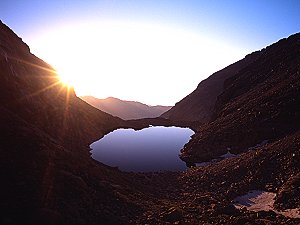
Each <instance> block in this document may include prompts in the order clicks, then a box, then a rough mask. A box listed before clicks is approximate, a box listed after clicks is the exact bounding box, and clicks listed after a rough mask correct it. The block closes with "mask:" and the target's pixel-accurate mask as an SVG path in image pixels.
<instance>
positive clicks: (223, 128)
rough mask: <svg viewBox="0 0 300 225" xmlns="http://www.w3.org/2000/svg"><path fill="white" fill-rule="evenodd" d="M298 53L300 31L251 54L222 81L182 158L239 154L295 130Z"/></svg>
mask: <svg viewBox="0 0 300 225" xmlns="http://www.w3.org/2000/svg"><path fill="white" fill-rule="evenodd" d="M299 53H300V34H295V35H292V36H290V37H289V38H287V39H282V40H280V41H279V42H277V43H275V44H273V45H271V46H269V47H267V48H266V49H263V50H261V51H260V52H259V53H256V54H257V55H258V57H257V58H256V60H254V61H253V62H252V63H250V64H249V65H248V66H245V67H244V68H243V69H241V70H239V71H238V72H236V73H235V74H234V75H233V76H231V77H229V78H228V79H226V80H225V81H224V84H223V85H224V87H223V89H224V90H223V92H222V93H221V94H220V95H218V98H217V101H216V102H215V106H214V110H213V116H212V119H211V122H208V123H206V124H204V125H202V126H199V127H198V130H197V133H196V134H195V135H194V137H193V139H192V140H191V141H190V142H189V143H188V144H187V145H186V146H185V148H184V150H183V152H182V155H181V157H182V159H184V160H185V161H195V162H196V161H206V160H210V159H212V158H215V157H217V156H220V155H222V154H225V153H226V152H227V151H228V150H230V151H231V152H232V153H240V152H243V151H246V150H247V149H248V148H251V147H253V146H256V145H259V144H262V143H265V142H273V141H276V140H278V139H280V138H283V137H285V136H287V135H289V134H292V133H294V132H296V131H298V130H299V128H300V117H299V115H300V97H299V90H300V82H299V77H300V76H299V73H300V66H299V65H300V54H299Z"/></svg>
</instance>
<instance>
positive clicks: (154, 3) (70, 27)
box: [0, 0, 300, 105]
mask: <svg viewBox="0 0 300 225" xmlns="http://www.w3.org/2000/svg"><path fill="white" fill-rule="evenodd" d="M299 12H300V1H299V0H282V1H279V0H251V1H235V0H232V1H229V0H223V1H217V0H210V1H208V0H207V1H201V0H198V1H193V0H139V1H137V0H98V1H96V0H94V1H93V0H85V1H79V0H72V1H71V0H52V1H42V0H39V1H38V0H27V1H24V0H7V1H5V0H2V1H1V2H0V19H1V20H2V22H4V23H5V24H6V25H8V26H9V27H10V28H11V29H12V30H13V31H14V32H15V33H16V34H17V35H18V36H20V37H21V38H22V39H23V41H24V42H26V43H27V44H28V45H29V47H30V49H31V52H32V53H33V54H35V55H36V56H38V57H39V58H41V59H43V60H45V61H46V62H48V63H50V64H51V65H52V66H53V67H54V68H55V69H56V70H57V71H58V73H59V74H60V75H61V77H62V80H63V81H64V82H66V83H69V84H72V85H73V86H74V88H75V92H76V94H77V95H78V96H79V95H93V96H95V97H98V98H106V97H109V96H113V97H117V98H120V99H123V100H134V101H140V102H143V103H146V104H149V105H174V104H175V103H176V102H178V101H180V100H181V99H182V98H184V97H185V96H186V95H188V94H189V93H191V92H192V91H193V90H194V89H195V88H196V87H197V85H198V83H199V82H200V81H201V80H203V79H205V78H207V77H208V76H209V75H211V74H212V73H214V72H216V71H218V70H220V69H222V68H224V67H226V66H227V65H229V64H231V63H234V62H236V61H238V60H239V59H242V58H243V57H244V56H245V55H247V54H249V53H251V52H253V51H256V50H260V49H261V48H264V47H266V46H267V45H270V44H272V43H274V42H276V41H278V40H279V39H281V38H284V37H288V36H289V35H291V34H293V33H296V32H299V31H300V13H299Z"/></svg>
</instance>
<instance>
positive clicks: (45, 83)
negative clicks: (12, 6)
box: [0, 23, 136, 224]
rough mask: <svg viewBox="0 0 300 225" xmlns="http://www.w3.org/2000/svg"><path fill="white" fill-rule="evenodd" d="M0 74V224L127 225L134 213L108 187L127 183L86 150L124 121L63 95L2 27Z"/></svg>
mask: <svg viewBox="0 0 300 225" xmlns="http://www.w3.org/2000/svg"><path fill="white" fill-rule="evenodd" d="M74 47H76V46H74ZM0 74H1V75H0V128H1V129H0V137H1V138H0V159H1V165H0V174H1V175H0V178H1V187H0V199H1V201H0V206H1V207H0V209H1V213H0V224H83V223H84V224H99V221H102V222H103V223H107V224H111V223H116V224H119V223H120V224H122V223H125V224H126V223H128V220H129V219H130V215H131V214H132V213H131V212H132V211H135V210H136V207H135V206H131V207H129V206H130V205H131V204H132V203H130V202H127V200H124V201H123V200H122V197H120V196H119V195H121V193H122V191H120V192H118V193H114V192H113V189H112V188H111V187H110V185H111V184H112V183H114V182H117V181H114V180H118V179H119V182H118V183H119V185H124V186H125V187H126V186H127V185H129V183H131V182H129V181H127V180H126V176H125V175H124V176H123V175H122V178H118V177H120V173H119V172H118V171H113V170H110V169H108V168H107V167H106V166H104V165H101V164H100V163H96V162H94V161H93V160H91V159H90V154H89V149H88V144H90V143H91V142H92V141H93V140H95V139H99V138H100V137H101V136H102V135H104V134H105V133H107V132H109V131H111V130H113V129H115V128H117V127H120V126H121V124H123V121H122V120H121V119H119V118H116V117H113V116H111V115H109V114H107V113H104V112H101V111H99V110H97V109H95V108H93V107H91V106H90V105H88V104H87V103H85V102H84V101H83V100H81V99H79V98H77V97H76V96H75V94H74V91H73V90H72V89H68V88H67V87H63V86H62V85H61V84H60V83H59V80H58V78H57V76H56V74H55V73H54V71H53V69H52V68H51V67H50V66H49V65H48V64H47V63H45V62H43V61H42V60H40V59H39V58H37V57H35V56H34V55H32V54H31V53H30V51H29V48H28V46H27V45H26V44H25V43H23V42H22V40H21V39H20V38H19V37H17V36H16V35H15V34H14V33H13V32H12V31H11V30H10V29H9V28H8V27H7V26H6V25H4V24H3V23H0ZM125 189H126V188H124V190H125ZM123 194H124V193H123ZM124 195H125V194H124ZM121 211H122V213H121ZM114 215H126V217H125V218H121V216H119V217H118V216H114ZM82 221H84V222H82Z"/></svg>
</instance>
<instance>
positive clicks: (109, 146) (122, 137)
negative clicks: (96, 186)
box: [90, 126, 194, 172]
mask: <svg viewBox="0 0 300 225" xmlns="http://www.w3.org/2000/svg"><path fill="white" fill-rule="evenodd" d="M192 134H194V132H193V131H192V130H191V129H188V128H179V127H162V126H157V127H149V128H145V129H142V130H138V131H134V130H133V129H118V130H115V131H113V132H111V133H109V134H108V135H106V136H104V137H103V138H102V139H100V140H98V141H96V142H94V143H93V144H91V146H90V147H91V148H92V151H91V153H92V157H93V158H94V159H96V160H97V161H100V162H102V163H104V164H106V165H109V166H117V167H119V169H120V170H123V171H134V172H149V171H165V170H168V171H179V170H184V169H185V168H186V165H185V163H184V162H183V161H181V160H180V158H179V157H178V154H179V152H180V149H181V148H182V147H183V146H184V144H185V143H187V142H188V141H189V139H190V137H191V135H192Z"/></svg>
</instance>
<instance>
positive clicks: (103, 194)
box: [0, 23, 300, 225]
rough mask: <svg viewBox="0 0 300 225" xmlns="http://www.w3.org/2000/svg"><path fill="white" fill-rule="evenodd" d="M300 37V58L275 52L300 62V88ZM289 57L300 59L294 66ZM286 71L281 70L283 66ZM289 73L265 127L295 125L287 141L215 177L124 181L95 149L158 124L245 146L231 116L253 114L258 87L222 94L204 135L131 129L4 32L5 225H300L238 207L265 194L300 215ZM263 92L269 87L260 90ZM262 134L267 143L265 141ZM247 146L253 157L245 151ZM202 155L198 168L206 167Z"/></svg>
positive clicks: (1, 148)
mask: <svg viewBox="0 0 300 225" xmlns="http://www.w3.org/2000/svg"><path fill="white" fill-rule="evenodd" d="M298 36H299V35H297V36H294V37H291V38H290V39H289V40H292V41H290V42H292V43H294V42H295V46H294V45H293V48H291V50H293V51H290V50H289V51H284V49H285V47H284V46H283V47H282V49H281V50H280V51H279V52H276V51H275V50H274V51H275V53H276V54H275V53H274V55H280V54H279V53H280V52H282V51H283V52H286V53H285V54H286V55H285V57H284V59H286V60H285V61H284V62H285V65H286V64H287V63H288V62H290V61H292V62H294V63H293V64H289V65H293V66H291V71H294V72H293V73H291V75H293V76H296V78H297V75H299V61H294V59H298V58H297V57H298V54H296V53H297V51H298V50H297V48H298V47H297V46H299V45H298V44H299V37H298ZM290 42H288V43H290ZM289 45H290V44H289ZM289 45H288V46H289ZM269 49H272V48H269ZM268 51H269V50H268ZM272 51H273V50H272ZM289 52H292V53H293V54H292V56H290V57H289ZM298 53H299V51H298ZM278 57H279V56H278ZM267 59H268V57H267V56H266V57H265V60H266V61H267ZM281 59H282V58H281ZM256 63H259V62H257V61H256ZM269 63H271V62H269ZM255 65H258V64H255ZM276 65H280V60H279V59H278V62H277V61H276V64H275V66H276ZM270 67H271V66H270ZM254 68H257V69H259V68H258V67H256V66H255V67H254ZM264 68H265V66H261V67H260V69H264ZM280 68H281V67H280ZM280 71H282V70H278V73H274V74H278V75H280V76H279V77H278V79H279V80H276V79H275V80H274V82H273V86H274V91H272V92H271V93H274V94H272V95H270V97H269V98H270V99H271V100H272V101H270V102H268V104H271V103H272V104H275V103H274V102H277V101H278V104H277V105H276V107H275V106H274V109H279V110H280V111H274V113H273V111H270V112H269V111H268V110H269V108H266V107H265V108H264V109H265V111H263V115H266V116H265V118H263V119H266V118H269V117H270V116H271V121H270V122H269V123H270V124H272V125H273V127H275V128H276V129H277V127H278V128H282V127H284V126H283V124H282V122H289V123H288V125H287V124H286V129H285V130H284V132H285V133H284V132H282V133H280V135H277V136H272V138H270V137H269V136H268V138H266V139H268V143H264V145H260V146H257V147H256V148H252V149H251V151H247V152H245V153H242V154H240V155H238V156H237V157H235V158H231V159H225V160H222V161H220V162H217V163H215V164H212V165H209V166H206V167H194V168H191V169H189V170H188V171H186V172H182V173H172V172H166V173H140V174H139V173H123V172H120V171H119V170H117V169H115V168H110V167H108V166H105V165H103V164H101V163H98V162H96V161H94V160H92V159H91V158H90V155H89V148H88V145H89V144H90V143H91V142H93V141H94V140H96V139H98V138H100V137H101V136H103V135H104V134H106V133H107V132H109V131H111V130H113V129H116V128H118V127H134V128H142V127H144V126H147V125H148V124H150V123H151V124H154V125H160V124H163V125H172V124H178V125H181V126H184V125H188V126H192V127H193V129H194V130H197V132H198V131H199V134H201V132H204V130H203V131H201V129H206V127H207V126H211V127H213V125H214V126H215V127H213V128H214V129H215V131H217V130H220V131H219V133H221V131H226V132H224V134H228V132H229V131H232V132H233V137H235V136H234V135H235V134H237V133H242V132H241V129H239V130H237V131H236V132H235V130H234V129H233V128H236V126H237V124H239V123H238V122H237V123H235V120H234V119H232V118H235V117H234V116H233V115H232V113H231V114H230V113H229V112H232V111H234V112H240V111H243V112H247V113H248V109H249V108H250V106H247V104H244V103H245V102H247V101H246V100H245V99H244V102H240V101H242V100H239V99H243V98H246V97H247V96H248V94H249V93H248V91H249V90H251V89H252V88H253V87H252V86H251V85H250V84H249V87H248V88H246V89H245V90H243V91H241V90H239V91H238V92H236V93H235V94H234V95H230V96H231V97H230V98H229V97H228V95H227V94H225V93H229V92H222V93H224V94H223V95H220V97H219V98H218V101H219V102H221V103H220V104H218V105H219V106H220V107H217V108H218V109H219V110H218V111H216V113H215V117H214V118H215V121H217V122H212V123H209V124H206V125H202V126H200V127H199V126H198V122H199V121H198V122H196V123H195V122H192V123H189V124H188V123H184V122H182V121H170V120H164V119H157V120H155V119H149V120H141V121H127V122H125V121H123V120H121V119H119V118H116V117H113V116H111V115H109V114H106V113H103V112H101V111H99V110H97V109H95V108H93V107H91V106H90V105H88V104H86V103H85V102H83V101H81V100H80V99H78V98H77V97H76V96H75V93H74V92H73V90H72V89H70V88H68V87H63V86H62V85H61V84H60V83H59V82H58V79H57V76H56V74H55V73H53V70H52V68H51V67H50V66H49V65H48V64H46V63H45V62H43V61H41V60H40V59H38V58H37V57H35V56H34V55H32V54H31V53H30V52H29V48H28V46H27V45H26V44H24V43H23V42H22V41H21V39H20V38H18V37H17V36H16V35H15V34H14V33H13V32H12V31H11V30H10V29H9V28H8V27H6V26H5V25H4V24H2V23H1V24H0V103H1V104H0V137H1V138H0V179H1V185H0V224H3V225H12V224H13V225H15V224H25V225H26V224H80V225H81V224H299V223H300V220H299V219H291V218H287V217H284V216H281V215H278V214H276V213H274V212H263V211H261V212H258V213H256V212H255V213H254V212H250V211H247V210H245V209H242V210H237V209H235V208H234V207H233V205H232V200H233V199H234V198H235V197H236V196H238V195H241V194H244V193H246V192H247V191H249V190H253V189H261V190H268V191H272V192H278V195H277V197H276V207H277V208H278V209H286V208H291V207H300V202H299V172H300V171H299V169H300V168H299V166H300V163H299V162H300V132H299V129H298V125H299V123H298V122H299V120H297V116H296V115H298V114H297V113H298V111H297V110H298V109H299V107H297V106H299V105H297V104H296V103H295V102H299V92H298V91H299V88H298V86H297V85H298V83H297V79H294V78H289V77H290V73H285V74H284V77H286V78H287V80H285V78H284V77H282V76H283V75H282V73H281V72H280ZM289 71H290V70H289ZM297 71H298V72H297ZM247 74H248V73H247ZM253 74H254V72H253ZM262 74H265V72H264V73H262ZM234 77H235V78H234V80H239V78H238V76H234ZM241 77H243V76H241ZM250 78H251V76H250V77H249V79H250ZM298 78H299V76H298ZM230 79H231V80H228V81H226V82H225V84H226V85H229V86H228V88H229V87H231V88H230V89H228V90H231V92H232V90H235V89H232V85H233V86H237V87H242V86H243V85H242V83H243V82H244V81H243V82H241V83H239V82H237V81H234V80H232V79H233V78H232V77H231V78H230ZM243 79H244V78H243ZM269 79H271V78H270V76H269ZM250 80H252V78H251V79H250ZM259 80H260V79H259ZM281 80H283V81H282V82H279V81H281ZM245 81H246V80H245ZM292 81H293V82H294V83H292ZM248 83H249V82H248V80H247V82H246V84H248ZM238 84H240V86H239V85H238ZM268 84H269V85H271V83H268ZM277 84H279V85H277ZM291 85H295V86H291ZM258 86H263V87H264V85H261V84H260V83H259V84H258ZM226 87H227V86H226ZM267 87H270V86H267ZM281 87H282V88H281ZM287 87H290V88H287ZM226 90H227V88H226ZM237 90H238V89H237ZM263 90H264V89H263ZM272 90H273V89H272ZM231 92H230V93H231ZM254 92H255V91H254ZM237 93H239V95H238V96H242V95H241V93H247V95H244V97H243V98H238V97H237ZM259 93H260V94H259V96H257V99H254V98H249V99H251V101H250V100H249V102H250V103H251V102H252V101H254V100H255V101H256V102H257V103H259V104H257V105H258V106H259V107H260V106H261V102H260V97H261V98H265V97H264V96H265V95H267V96H268V94H267V93H268V92H267V91H262V92H259ZM276 93H278V94H277V95H276ZM297 93H298V94H297ZM252 94H253V93H252ZM222 96H223V97H222ZM232 96H235V97H232ZM249 96H252V95H251V94H249ZM233 99H237V100H238V101H237V102H235V101H234V100H233ZM276 99H277V100H276ZM225 102H226V104H225ZM228 102H229V103H228ZM230 102H232V103H230ZM242 103H243V104H244V105H243V104H242ZM279 103H280V104H279ZM241 105H242V106H243V107H241ZM280 105H283V106H286V107H283V109H284V110H282V108H281V107H278V106H280ZM221 106H222V107H221ZM235 106H236V107H238V108H234V107H235ZM244 106H245V108H244ZM251 106H253V107H254V106H255V105H251ZM239 108H241V109H240V110H238V109H239ZM231 109H232V110H231ZM253 110H257V108H256V107H254V108H253ZM255 112H256V111H255ZM281 112H282V113H283V115H287V116H286V117H283V118H291V120H292V119H293V121H292V122H293V123H292V122H291V121H290V120H284V119H283V120H281V119H278V118H282V117H281V115H282V114H281ZM247 113H244V114H237V116H239V117H238V118H239V119H240V118H241V119H240V121H241V122H243V121H248V119H249V120H250V119H251V123H246V122H245V123H242V125H243V126H244V128H245V127H246V128H248V127H247V126H250V125H249V124H251V126H250V128H251V129H250V128H249V130H250V131H251V132H252V133H249V136H251V135H253V133H254V130H255V129H258V128H259V127H260V126H259V125H258V124H259V122H257V120H256V119H254V118H261V117H259V116H257V117H254V116H253V117H252V116H248V114H247ZM227 115H231V117H229V118H231V120H229V119H223V120H222V117H224V118H227ZM249 115H250V114H249ZM244 118H245V119H244ZM247 118H248V119H247ZM263 119H262V121H261V122H262V124H263V125H264V123H263V121H264V120H263ZM294 119H295V120H294ZM224 121H230V122H232V124H233V125H232V126H233V128H232V130H229V131H227V130H226V129H228V127H227V126H225V125H226V123H225V122H224ZM199 124H200V122H199ZM227 124H230V123H229V122H227ZM252 124H253V126H252ZM217 127H218V129H217ZM267 128H268V126H267ZM245 130H247V129H245ZM219 133H217V132H216V137H220V139H218V140H226V147H228V143H227V141H229V140H230V139H228V138H229V137H230V138H231V136H228V138H226V139H225V138H224V136H223V137H222V136H221V134H220V135H219ZM229 134H230V132H229ZM242 134H243V133H242ZM262 134H263V133H262ZM262 134H261V136H260V137H263V135H262ZM221 137H222V138H223V139H221ZM226 137H227V136H226ZM239 138H240V136H237V137H236V139H232V143H233V144H234V143H238V141H237V140H245V139H239ZM194 140H196V139H194ZM251 140H252V137H251ZM253 140H256V141H257V140H260V139H255V138H253ZM207 143H210V142H207ZM220 143H221V145H222V142H220ZM241 143H243V141H241ZM247 143H248V142H247ZM253 143H254V144H253ZM255 143H256V142H254V141H249V145H250V144H253V145H252V146H254V145H255ZM229 144H230V142H229ZM241 145H242V146H243V147H244V145H245V144H241ZM224 146H225V144H224ZM237 146H238V145H237ZM245 146H248V145H245ZM197 151H198V150H195V154H194V157H195V159H199V157H198V153H196V152H197ZM192 154H193V151H190V152H189V156H190V158H191V157H192V156H193V155H192ZM192 161H197V160H192Z"/></svg>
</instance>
